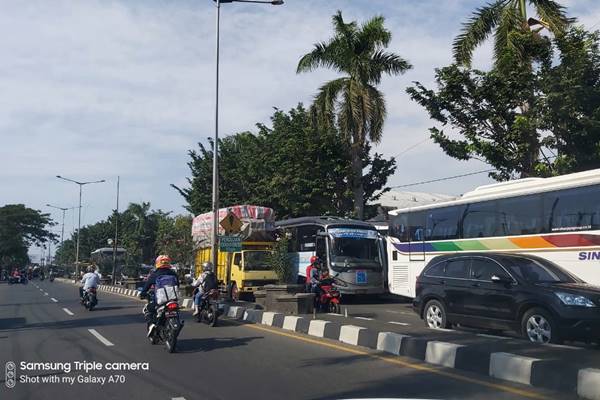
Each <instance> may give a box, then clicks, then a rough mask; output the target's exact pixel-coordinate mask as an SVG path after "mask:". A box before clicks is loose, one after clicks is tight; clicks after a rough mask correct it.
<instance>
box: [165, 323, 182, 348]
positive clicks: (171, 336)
mask: <svg viewBox="0 0 600 400" xmlns="http://www.w3.org/2000/svg"><path fill="white" fill-rule="evenodd" d="M178 333H179V332H178V329H176V328H175V327H173V325H172V323H171V321H169V322H167V327H166V332H165V345H166V346H167V350H168V351H169V353H175V349H176V347H177V334H178Z"/></svg>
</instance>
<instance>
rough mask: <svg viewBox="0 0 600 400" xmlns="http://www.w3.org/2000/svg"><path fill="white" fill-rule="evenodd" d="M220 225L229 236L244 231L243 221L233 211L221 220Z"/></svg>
mask: <svg viewBox="0 0 600 400" xmlns="http://www.w3.org/2000/svg"><path fill="white" fill-rule="evenodd" d="M220 225H221V227H223V229H225V233H227V234H231V233H239V232H240V230H241V229H242V221H241V220H240V219H239V218H238V217H237V216H236V215H235V214H234V213H232V212H231V211H230V212H228V213H227V215H226V216H225V218H223V219H222V220H221V222H220Z"/></svg>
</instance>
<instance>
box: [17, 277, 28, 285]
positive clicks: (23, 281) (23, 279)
mask: <svg viewBox="0 0 600 400" xmlns="http://www.w3.org/2000/svg"><path fill="white" fill-rule="evenodd" d="M27 282H29V280H28V279H27V277H26V276H25V275H21V277H20V278H19V283H22V284H23V285H26V284H27Z"/></svg>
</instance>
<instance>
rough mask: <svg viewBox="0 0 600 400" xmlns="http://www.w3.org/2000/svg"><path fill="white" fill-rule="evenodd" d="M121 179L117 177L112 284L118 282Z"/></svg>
mask: <svg viewBox="0 0 600 400" xmlns="http://www.w3.org/2000/svg"><path fill="white" fill-rule="evenodd" d="M120 182H121V177H119V176H117V210H116V213H115V242H114V243H113V268H112V284H113V285H114V284H115V283H116V281H117V278H116V276H115V274H116V273H117V239H118V237H119V185H120Z"/></svg>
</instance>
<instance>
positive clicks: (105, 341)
mask: <svg viewBox="0 0 600 400" xmlns="http://www.w3.org/2000/svg"><path fill="white" fill-rule="evenodd" d="M88 331H89V332H90V333H91V334H92V335H94V336H95V337H96V339H98V340H99V341H100V342H102V344H103V345H105V346H114V344H112V343H111V342H110V341H109V340H108V339H107V338H105V337H104V336H102V335H101V334H99V333H98V331H97V330H95V329H88Z"/></svg>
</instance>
